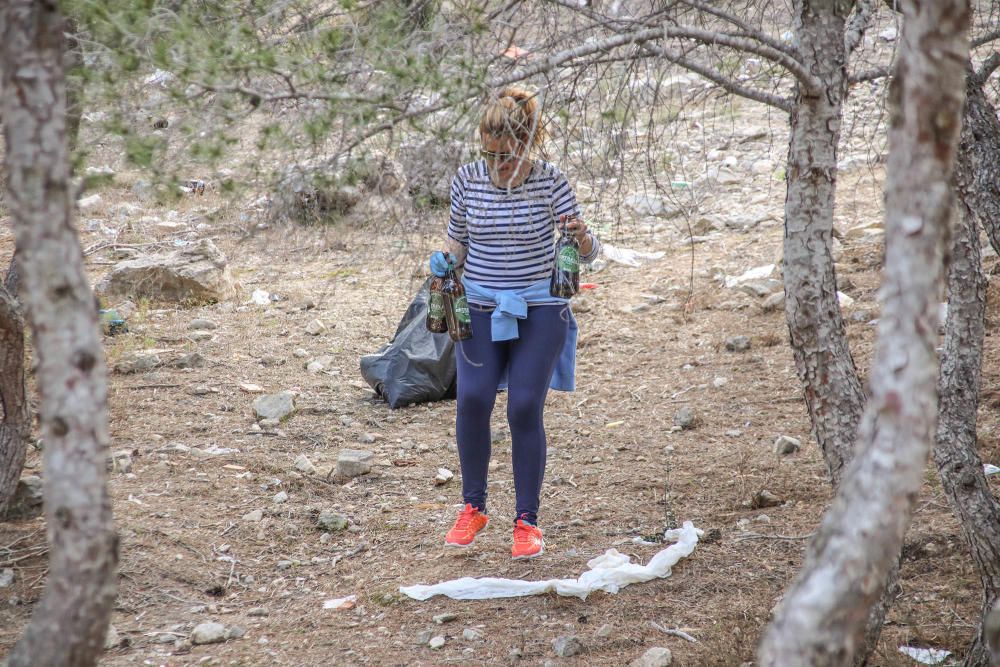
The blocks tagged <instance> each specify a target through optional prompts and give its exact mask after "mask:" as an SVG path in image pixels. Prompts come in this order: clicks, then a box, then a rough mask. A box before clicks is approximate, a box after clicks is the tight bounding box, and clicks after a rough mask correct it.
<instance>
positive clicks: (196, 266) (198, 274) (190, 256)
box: [95, 239, 235, 303]
mask: <svg viewBox="0 0 1000 667" xmlns="http://www.w3.org/2000/svg"><path fill="white" fill-rule="evenodd" d="M95 291H96V292H97V294H99V295H110V294H121V295H125V296H131V297H133V298H136V297H144V298H149V299H155V300H162V301H174V302H184V303H188V302H196V303H205V302H216V301H223V300H225V299H226V298H228V297H229V296H231V295H232V294H233V293H234V291H235V283H234V281H233V277H232V274H231V273H230V271H229V265H228V262H227V260H226V256H225V255H224V254H222V251H221V250H219V249H218V248H217V247H216V246H215V244H214V243H212V242H211V241H210V240H208V239H202V240H201V241H199V242H198V243H197V244H194V245H191V246H185V247H183V248H181V249H179V250H175V251H173V252H168V253H163V254H157V255H146V256H142V257H138V258H136V259H130V260H125V261H123V262H119V263H118V264H116V265H115V267H114V268H113V269H112V270H111V273H109V274H108V275H107V276H105V277H104V278H103V279H102V280H101V281H100V282H99V283H98V284H97V286H96V287H95Z"/></svg>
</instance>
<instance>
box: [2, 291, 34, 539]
mask: <svg viewBox="0 0 1000 667" xmlns="http://www.w3.org/2000/svg"><path fill="white" fill-rule="evenodd" d="M30 435H31V413H30V411H29V408H28V400H27V396H26V392H25V385H24V320H23V318H22V317H21V313H20V308H19V307H18V304H17V301H16V300H15V299H14V298H13V297H12V296H11V295H10V294H9V293H8V292H7V290H6V289H4V288H3V287H0V520H2V519H3V517H4V515H5V514H6V513H7V505H8V503H9V502H10V500H11V498H13V497H14V492H15V491H17V482H18V480H19V479H20V478H21V469H22V468H23V467H24V457H25V453H26V452H27V443H28V437H29V436H30Z"/></svg>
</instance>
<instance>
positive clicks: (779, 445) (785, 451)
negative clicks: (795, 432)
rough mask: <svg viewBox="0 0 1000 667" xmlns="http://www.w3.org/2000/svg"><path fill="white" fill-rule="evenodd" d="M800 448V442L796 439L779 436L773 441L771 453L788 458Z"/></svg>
mask: <svg viewBox="0 0 1000 667" xmlns="http://www.w3.org/2000/svg"><path fill="white" fill-rule="evenodd" d="M801 448H802V442H801V441H800V440H799V439H798V438H793V437H791V436H788V435H779V436H778V437H777V438H776V439H775V441H774V447H773V451H774V453H775V454H777V455H778V456H788V455H789V454H794V453H795V452H797V451H799V449H801Z"/></svg>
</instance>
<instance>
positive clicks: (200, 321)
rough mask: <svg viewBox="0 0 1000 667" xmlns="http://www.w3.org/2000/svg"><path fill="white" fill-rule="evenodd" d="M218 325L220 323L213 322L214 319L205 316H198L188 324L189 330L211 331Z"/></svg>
mask: <svg viewBox="0 0 1000 667" xmlns="http://www.w3.org/2000/svg"><path fill="white" fill-rule="evenodd" d="M218 326H219V325H218V324H216V323H215V322H213V321H212V320H206V319H205V318H203V317H196V318H195V319H193V320H191V322H190V323H189V324H188V330H189V331H211V330H212V329H217V328H218Z"/></svg>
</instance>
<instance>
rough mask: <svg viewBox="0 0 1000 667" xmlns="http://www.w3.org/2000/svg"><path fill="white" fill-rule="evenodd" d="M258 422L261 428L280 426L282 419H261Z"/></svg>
mask: <svg viewBox="0 0 1000 667" xmlns="http://www.w3.org/2000/svg"><path fill="white" fill-rule="evenodd" d="M257 424H258V425H259V426H260V427H261V428H278V426H280V425H281V421H280V420H277V419H261V420H260V421H259V422H257Z"/></svg>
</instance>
